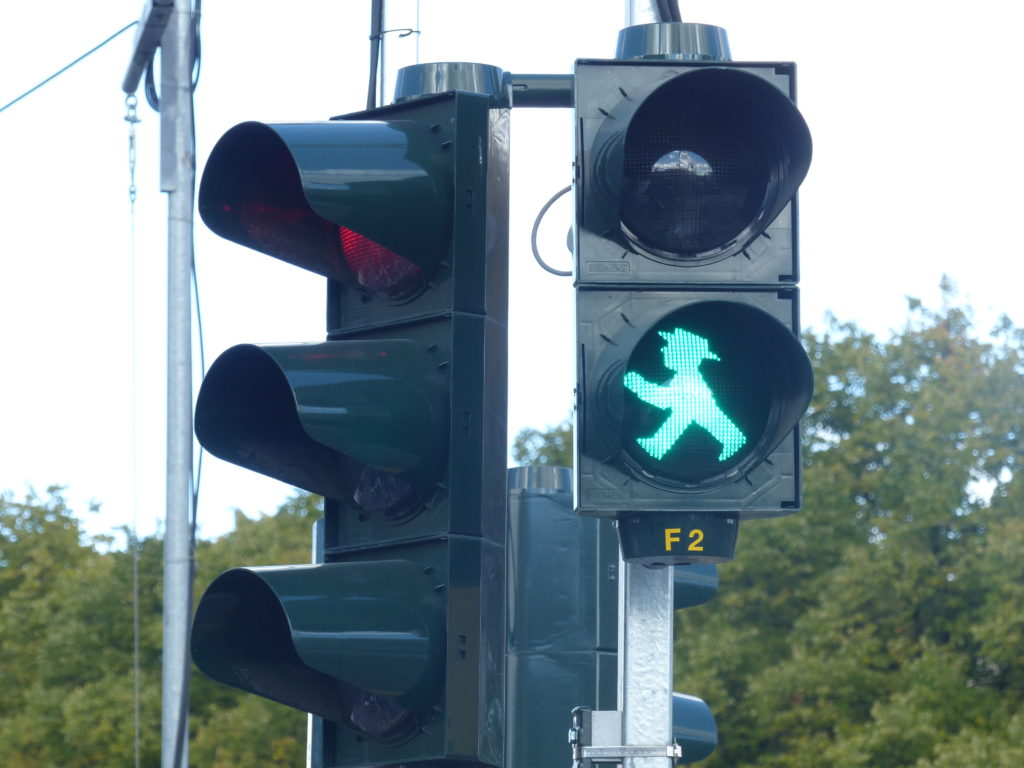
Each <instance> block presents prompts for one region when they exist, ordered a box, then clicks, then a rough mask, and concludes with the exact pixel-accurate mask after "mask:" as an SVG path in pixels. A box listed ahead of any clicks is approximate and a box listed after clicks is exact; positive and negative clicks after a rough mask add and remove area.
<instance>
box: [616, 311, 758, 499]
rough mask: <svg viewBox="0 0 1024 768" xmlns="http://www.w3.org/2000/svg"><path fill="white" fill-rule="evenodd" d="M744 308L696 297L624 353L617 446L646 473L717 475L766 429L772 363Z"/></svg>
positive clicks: (681, 477) (696, 478) (682, 477)
mask: <svg viewBox="0 0 1024 768" xmlns="http://www.w3.org/2000/svg"><path fill="white" fill-rule="evenodd" d="M747 314H748V312H747V311H744V308H742V307H738V306H737V305H730V304H726V303H724V302H715V301H710V302H702V303H699V304H693V305H690V306H688V307H685V308H683V309H682V310H679V311H677V312H674V313H672V314H671V315H669V316H667V317H665V318H663V319H662V320H661V321H660V322H659V323H657V324H656V325H654V326H653V327H652V328H651V329H650V330H649V331H648V332H647V333H646V334H644V336H643V337H642V338H641V339H640V341H639V343H638V344H637V345H636V348H635V349H634V351H633V354H632V355H631V356H630V358H629V362H628V364H627V366H626V372H625V375H624V376H623V379H622V384H623V386H624V388H625V390H626V404H625V419H624V428H625V434H624V435H623V447H624V450H625V453H626V455H627V456H629V457H630V458H631V459H632V461H633V462H634V463H635V464H637V465H639V467H640V469H641V470H642V471H643V472H644V473H646V474H649V475H653V476H655V477H661V478H665V479H667V480H670V481H675V482H682V483H700V482H702V481H704V480H707V479H710V478H713V477H719V476H721V475H722V474H724V473H727V472H728V471H729V470H730V469H732V468H733V467H735V466H736V465H738V464H740V463H741V462H742V461H743V459H744V458H745V457H747V456H748V455H749V454H750V453H751V451H752V449H753V448H754V447H755V446H756V445H757V443H758V441H759V440H760V439H761V437H762V435H763V434H764V432H765V429H766V427H767V423H768V420H769V415H770V412H771V404H772V392H771V388H770V387H769V386H767V385H766V383H765V382H766V374H767V372H768V370H769V369H770V367H771V365H772V363H771V361H770V360H768V359H766V350H765V349H764V347H763V346H762V345H760V344H758V343H757V341H756V334H751V333H750V332H749V329H750V328H751V327H752V326H751V325H750V321H751V320H756V319H757V318H753V317H746V315H747Z"/></svg>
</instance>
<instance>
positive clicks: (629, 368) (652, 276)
mask: <svg viewBox="0 0 1024 768" xmlns="http://www.w3.org/2000/svg"><path fill="white" fill-rule="evenodd" d="M794 98H795V68H794V66H793V65H792V64H789V63H781V62H769V63H759V62H754V63H749V62H748V63H738V62H730V61H703V62H697V61H694V62H682V61H677V60H664V59H661V60H629V61H623V60H611V61H596V60H581V61H578V62H577V63H576V73H575V109H576V130H577V137H576V138H577V155H576V179H575V190H576V224H575V228H574V247H575V256H576V289H577V290H576V302H577V303H576V312H577V406H576V407H577V411H576V414H577V415H576V425H577V428H576V491H577V497H576V504H577V510H578V511H579V512H580V513H582V514H587V515H596V516H604V517H616V518H620V519H626V518H627V517H628V518H630V519H633V518H635V517H637V516H640V517H642V516H643V515H645V514H649V515H665V514H669V513H673V514H674V513H684V512H685V513H695V514H704V515H708V516H711V518H721V519H722V520H724V519H726V518H728V522H729V524H730V525H732V526H733V535H732V540H733V542H734V541H735V523H736V522H738V520H740V519H744V518H754V517H767V516H773V515H782V514H788V513H790V512H792V511H794V510H795V509H797V508H798V507H799V504H800V464H799V435H798V434H797V429H796V427H797V422H798V420H799V418H800V416H801V415H802V413H803V412H804V410H805V409H806V407H807V404H808V403H809V401H810V396H811V390H812V376H811V368H810V362H809V360H808V358H807V355H806V353H805V352H804V350H803V349H802V347H801V345H800V341H799V337H798V333H799V306H798V292H797V288H796V284H797V280H798V277H799V265H798V253H797V237H796V230H797V227H796V220H797V208H796V200H795V194H796V190H797V188H798V187H799V185H800V182H801V181H802V180H803V178H804V176H805V175H806V173H807V170H808V167H809V164H810V156H811V141H810V133H809V131H808V130H807V127H806V124H805V123H804V121H803V118H802V117H801V116H800V113H799V112H798V111H797V109H796V107H795V105H794ZM719 522H721V520H720V521H719ZM726 549H727V548H726ZM730 556H731V552H730V553H727V554H724V555H723V554H722V552H716V553H715V554H709V553H707V552H705V553H701V552H699V551H698V552H690V553H688V554H685V555H680V557H681V558H682V559H679V560H675V562H696V563H699V562H718V561H721V560H723V559H728V557H730ZM669 561H670V562H671V561H672V560H671V559H670V560H669Z"/></svg>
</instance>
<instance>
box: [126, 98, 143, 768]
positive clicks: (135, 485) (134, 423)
mask: <svg viewBox="0 0 1024 768" xmlns="http://www.w3.org/2000/svg"><path fill="white" fill-rule="evenodd" d="M124 103H125V107H126V109H127V113H126V114H125V116H124V119H125V120H126V121H127V122H128V177H129V183H128V202H129V205H130V206H131V244H130V249H131V267H130V270H129V272H130V280H131V286H130V290H129V293H130V294H131V322H130V326H131V355H130V359H131V366H132V383H131V430H132V435H131V460H130V461H131V478H132V481H131V482H132V530H131V540H130V542H129V546H130V548H131V553H132V675H133V683H134V696H135V712H134V722H135V768H141V764H142V649H141V640H140V635H141V632H140V618H139V614H140V610H139V531H138V523H139V520H138V511H139V479H138V397H137V395H138V386H137V377H136V373H137V371H138V359H137V357H136V353H137V349H138V345H137V333H136V327H137V323H136V320H137V303H136V294H137V290H136V275H135V270H136V263H137V261H138V259H137V258H136V257H137V249H136V238H135V200H136V198H137V197H138V188H137V187H136V186H135V160H136V146H135V125H136V123H138V122H139V121H140V120H139V115H138V112H137V110H136V107H137V106H138V103H139V100H138V99H137V98H136V97H135V94H133V93H129V94H128V95H127V96H125V99H124Z"/></svg>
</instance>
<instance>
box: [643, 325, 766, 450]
mask: <svg viewBox="0 0 1024 768" xmlns="http://www.w3.org/2000/svg"><path fill="white" fill-rule="evenodd" d="M658 335H659V336H661V338H663V339H664V340H665V346H664V347H662V349H661V353H662V362H663V364H664V366H665V367H666V368H667V369H669V370H670V371H672V372H673V376H672V378H671V379H669V380H668V381H667V382H666V383H664V384H656V383H653V382H650V381H648V380H647V379H645V378H644V377H643V376H642V375H641V374H639V373H637V372H635V371H629V372H628V373H626V378H625V382H624V383H625V385H626V389H628V390H629V391H630V392H632V393H633V394H635V395H636V396H637V397H639V398H640V399H641V400H643V401H644V402H645V403H649V404H650V405H653V406H654V407H656V408H660V409H662V410H664V411H666V418H665V421H664V423H662V425H661V427H660V428H659V429H658V431H657V432H656V433H655V434H654V435H652V436H651V437H638V438H637V443H639V444H640V447H641V448H643V449H644V450H645V451H647V453H649V454H650V455H651V456H652V457H653V458H655V459H660V458H661V457H662V456H664V455H665V454H666V453H668V451H669V450H670V449H671V448H672V446H673V445H675V443H676V441H678V440H679V439H680V438H681V437H682V436H683V433H685V432H686V430H687V429H689V428H690V427H691V426H698V427H702V428H703V429H704V430H705V431H706V432H708V433H710V434H711V436H712V437H713V438H715V440H717V441H718V442H719V443H721V444H722V452H721V453H720V454H719V455H718V460H719V461H725V460H726V459H728V458H729V457H730V456H732V455H733V454H734V453H736V451H738V450H739V449H740V448H742V447H743V445H744V444H745V443H746V442H747V436H746V435H745V434H743V432H742V431H741V430H740V428H739V427H737V426H736V424H735V423H734V422H733V420H732V419H730V418H729V416H728V415H727V414H726V413H725V411H723V410H722V408H721V406H719V404H718V401H717V400H716V399H715V393H714V392H712V391H711V388H710V387H709V386H708V383H707V381H705V380H704V376H703V374H701V372H700V365H701V363H703V362H704V361H705V360H717V361H721V358H720V357H718V355H716V354H715V353H714V352H712V351H711V350H709V349H708V340H707V339H705V338H703V337H701V336H698V335H696V334H694V333H690V332H689V331H686V330H684V329H682V328H673V329H672V331H671V332H665V331H659V332H658Z"/></svg>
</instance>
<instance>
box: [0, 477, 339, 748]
mask: <svg viewBox="0 0 1024 768" xmlns="http://www.w3.org/2000/svg"><path fill="white" fill-rule="evenodd" d="M320 514H321V513H320V511H319V504H318V500H317V499H316V498H314V497H311V496H308V495H299V496H296V497H295V498H294V499H292V500H290V501H289V502H287V503H286V504H285V505H283V506H282V507H281V509H280V510H279V511H278V513H277V514H276V515H273V516H270V517H264V518H261V519H259V520H249V519H248V518H246V517H245V516H243V515H241V514H239V515H238V517H237V520H236V530H235V531H233V532H232V533H230V534H228V535H227V536H224V537H222V538H220V539H218V540H216V541H202V542H199V544H198V546H197V552H196V560H197V579H196V596H197V598H198V596H199V594H201V592H202V590H204V589H205V588H206V585H207V584H208V583H209V582H210V581H211V580H212V579H213V578H214V577H215V576H216V575H217V574H218V573H219V572H220V571H223V570H225V569H226V568H229V567H232V566H235V565H244V564H256V563H259V564H274V563H301V562H308V561H309V559H310V557H309V556H310V531H311V524H312V522H313V520H315V519H316V518H317V517H319V516H320ZM137 551H138V556H139V575H140V579H139V596H140V600H139V607H140V622H139V623H140V649H141V654H140V670H141V675H140V693H141V695H140V700H139V704H140V715H141V717H140V735H141V740H140V761H141V764H142V765H159V763H160V706H161V695H160V675H161V657H160V648H161V645H162V623H161V621H162V619H161V592H162V585H163V562H162V557H163V542H162V541H161V540H160V539H159V538H158V537H152V538H148V539H145V540H143V541H140V542H138V547H137ZM133 554H134V550H133V548H131V547H129V548H128V550H127V551H117V550H112V549H111V548H110V547H109V541H105V540H103V541H89V540H87V539H86V538H85V537H84V536H83V534H82V532H81V529H80V527H79V523H78V521H77V519H76V517H75V516H74V515H73V514H72V513H71V511H70V510H68V509H67V507H66V506H65V503H64V500H63V499H62V497H61V496H60V494H59V491H58V489H52V490H51V491H50V494H49V496H48V497H47V498H38V497H35V496H30V497H29V498H27V499H25V501H23V502H15V501H14V500H13V499H12V497H11V495H10V494H4V495H0V638H2V642H3V653H0V691H3V695H2V696H0V765H2V766H5V768H50V767H51V766H57V765H60V766H65V767H67V768H93V767H99V766H103V767H104V768H106V767H107V766H110V767H111V768H114V767H115V766H116V767H117V768H121V767H122V766H123V767H124V768H129V767H130V766H134V765H135V727H134V712H135V684H134V673H133V666H134V653H133V633H132V625H133V613H132V592H133V590H132V571H133ZM191 688H192V691H191V697H190V714H191V721H190V730H191V736H192V742H191V751H190V762H191V764H192V765H195V766H202V767H203V768H217V766H235V765H258V766H269V765H274V766H296V768H298V767H299V766H303V765H305V738H306V737H305V730H306V718H305V716H304V715H303V714H302V713H301V712H297V711H295V710H291V709H289V708H288V707H284V706H280V705H277V704H274V703H272V702H268V701H265V700H263V699H260V698H257V697H255V696H250V695H247V694H243V693H242V692H240V691H235V690H234V689H231V688H228V687H227V686H223V685H220V684H218V683H214V682H212V681H210V680H208V679H206V678H205V677H204V676H203V675H202V674H201V673H199V672H198V671H195V670H194V671H193V676H192V683H191Z"/></svg>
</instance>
